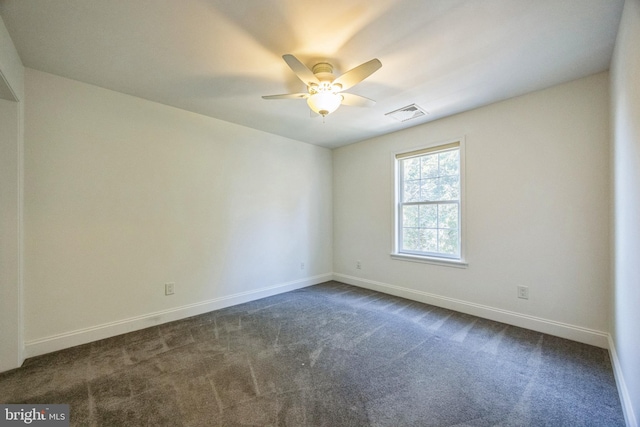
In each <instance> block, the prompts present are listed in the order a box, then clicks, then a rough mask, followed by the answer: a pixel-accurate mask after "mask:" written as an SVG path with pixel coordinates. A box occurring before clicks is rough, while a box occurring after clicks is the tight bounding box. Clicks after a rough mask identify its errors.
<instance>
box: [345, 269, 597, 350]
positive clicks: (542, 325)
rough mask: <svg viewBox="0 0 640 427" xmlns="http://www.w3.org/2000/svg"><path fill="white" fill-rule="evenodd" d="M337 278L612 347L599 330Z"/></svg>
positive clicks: (407, 290)
mask: <svg viewBox="0 0 640 427" xmlns="http://www.w3.org/2000/svg"><path fill="white" fill-rule="evenodd" d="M333 277H334V280H337V281H340V282H343V283H347V284H349V285H353V286H358V287H361V288H365V289H371V290H374V291H378V292H383V293H385V294H390V295H395V296H399V297H402V298H407V299H410V300H414V301H418V302H423V303H425V304H431V305H435V306H438V307H443V308H447V309H450V310H455V311H458V312H461V313H466V314H471V315H474V316H478V317H482V318H485V319H490V320H495V321H496V322H502V323H507V324H509V325H514V326H519V327H521V328H526V329H531V330H532V331H537V332H542V333H545V334H549V335H554V336H558V337H561V338H566V339H570V340H573V341H578V342H581V343H585V344H590V345H594V346H597V347H601V348H607V347H608V344H609V341H608V335H609V334H608V333H607V332H603V331H598V330H595V329H590V328H584V327H582V326H576V325H570V324H568V323H563V322H557V321H555V320H549V319H543V318H541V317H536V316H530V315H528V314H522V313H516V312H514V311H509V310H503V309H501V308H496V307H490V306H487V305H482V304H476V303H473V302H468V301H463V300H459V299H456V298H449V297H445V296H441V295H436V294H432V293H429V292H424V291H418V290H415V289H409V288H404V287H401V286H395V285H390V284H388V283H382V282H377V281H374V280H369V279H363V278H360V277H354V276H348V275H346V274H340V273H334V274H333Z"/></svg>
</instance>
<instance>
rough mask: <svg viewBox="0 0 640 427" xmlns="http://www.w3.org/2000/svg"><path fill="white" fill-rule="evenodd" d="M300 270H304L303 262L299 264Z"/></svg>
mask: <svg viewBox="0 0 640 427" xmlns="http://www.w3.org/2000/svg"><path fill="white" fill-rule="evenodd" d="M300 270H304V262H301V263H300Z"/></svg>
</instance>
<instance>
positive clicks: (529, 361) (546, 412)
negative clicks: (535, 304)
mask: <svg viewBox="0 0 640 427" xmlns="http://www.w3.org/2000/svg"><path fill="white" fill-rule="evenodd" d="M0 402H2V403H23V402H24V403H68V404H70V405H71V420H72V423H71V424H72V425H91V426H138V425H148V426H183V425H184V426H240V425H246V426H265V425H283V426H285V425H286V426H296V427H297V426H358V427H361V426H623V425H624V420H623V415H622V409H621V406H620V402H619V399H618V393H617V390H616V386H615V382H614V378H613V374H612V370H611V364H610V360H609V356H608V353H607V351H606V350H603V349H599V348H596V347H591V346H588V345H584V344H579V343H576V342H572V341H567V340H564V339H561V338H556V337H553V336H549V335H544V334H540V333H537V332H532V331H528V330H525V329H521V328H517V327H513V326H507V325H504V324H501V323H497V322H492V321H489V320H484V319H480V318H476V317H473V316H469V315H465V314H460V313H456V312H453V311H449V310H445V309H441V308H437V307H434V306H429V305H425V304H420V303H416V302H411V301H408V300H404V299H401V298H396V297H391V296H388V295H384V294H380V293H376V292H372V291H368V290H363V289H359V288H355V287H351V286H347V285H344V284H341V283H337V282H327V283H324V284H322V285H317V286H313V287H309V288H305V289H301V290H297V291H294V292H289V293H286V294H281V295H277V296H274V297H270V298H265V299H262V300H258V301H253V302H250V303H247V304H242V305H238V306H235V307H230V308H227V309H224V310H219V311H215V312H211V313H207V314H204V315H201V316H197V317H192V318H189V319H185V320H181V321H177V322H173V323H170V324H165V325H161V326H157V327H153V328H149V329H145V330H142V331H138V332H133V333H130V334H126V335H121V336H118V337H114V338H110V339H107V340H102V341H98V342H95V343H91V344H87V345H83V346H79V347H75V348H72V349H68V350H64V351H60V352H56V353H52V354H48V355H44V356H40V357H35V358H32V359H29V360H27V361H26V362H25V364H24V366H23V367H22V368H20V369H17V370H14V371H10V372H7V373H4V374H0Z"/></svg>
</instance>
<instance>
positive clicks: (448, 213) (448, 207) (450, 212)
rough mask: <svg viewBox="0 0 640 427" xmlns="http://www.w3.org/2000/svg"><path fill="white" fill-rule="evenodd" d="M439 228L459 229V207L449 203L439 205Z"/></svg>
mask: <svg viewBox="0 0 640 427" xmlns="http://www.w3.org/2000/svg"><path fill="white" fill-rule="evenodd" d="M438 228H450V229H454V230H457V229H458V205H457V204H453V203H447V204H442V205H438Z"/></svg>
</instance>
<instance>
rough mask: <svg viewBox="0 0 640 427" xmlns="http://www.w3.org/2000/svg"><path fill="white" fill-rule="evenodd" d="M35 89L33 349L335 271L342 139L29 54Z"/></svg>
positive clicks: (28, 211)
mask: <svg viewBox="0 0 640 427" xmlns="http://www.w3.org/2000/svg"><path fill="white" fill-rule="evenodd" d="M26 94H27V104H26V129H25V170H26V174H25V252H26V254H25V259H26V263H25V299H26V306H27V308H28V310H27V312H26V316H25V322H26V342H27V352H28V354H29V355H33V354H38V353H42V352H46V351H51V350H52V349H56V348H61V347H65V346H68V345H72V344H77V343H79V342H84V341H88V340H91V339H96V338H100V337H102V336H109V335H112V334H113V333H120V332H126V331H127V330H130V329H135V328H139V327H143V326H150V325H151V324H155V323H158V322H163V321H167V320H172V319H173V318H176V317H180V316H184V315H190V314H194V313H195V312H204V311H209V310H211V309H214V308H219V307H220V306H224V305H230V304H234V303H238V302H242V301H244V300H249V299H254V298H258V297H261V296H265V295H268V294H272V293H276V292H282V291H286V290H289V289H293V288H295V287H300V286H306V285H309V284H313V283H318V282H321V281H324V280H328V279H330V277H331V272H332V240H331V239H332V228H331V227H332V218H331V215H332V204H331V203H332V192H331V191H332V190H331V184H332V159H331V152H330V151H329V150H328V149H324V148H320V147H316V146H312V145H309V144H305V143H301V142H296V141H292V140H288V139H286V138H282V137H279V136H275V135H271V134H267V133H264V132H260V131H256V130H252V129H249V128H244V127H241V126H237V125H234V124H230V123H227V122H223V121H220V120H216V119H212V118H208V117H205V116H200V115H197V114H193V113H189V112H186V111H183V110H179V109H176V108H172V107H167V106H164V105H160V104H157V103H153V102H149V101H146V100H142V99H139V98H134V97H131V96H128V95H123V94H120V93H117V92H113V91H109V90H105V89H102V88H98V87H95V86H91V85H87V84H83V83H79V82H76V81H72V80H68V79H65V78H61V77H57V76H54V75H50V74H46V73H42V72H39V71H35V70H31V69H27V70H26ZM301 262H304V263H305V268H304V269H301ZM165 282H175V289H176V292H175V295H173V296H165V295H164V283H165ZM280 285H282V286H281V287H280V288H277V289H266V288H269V287H273V286H280ZM225 298H226V299H225ZM176 310H177V311H176Z"/></svg>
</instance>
